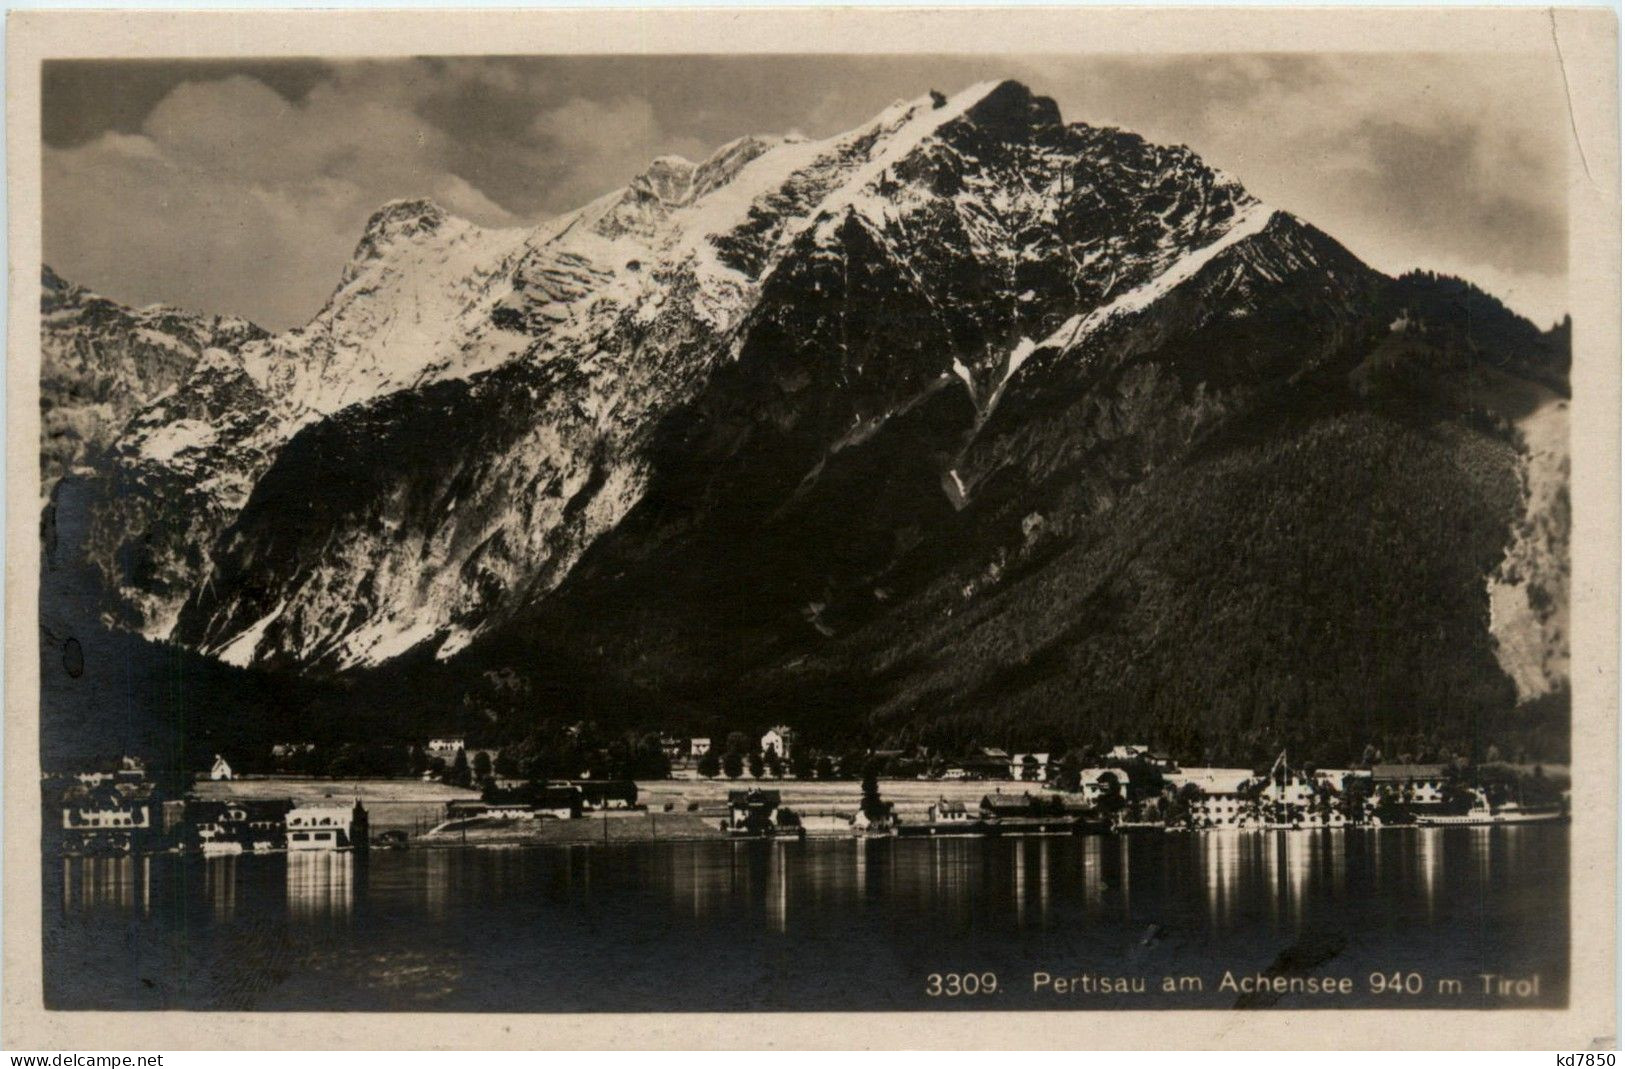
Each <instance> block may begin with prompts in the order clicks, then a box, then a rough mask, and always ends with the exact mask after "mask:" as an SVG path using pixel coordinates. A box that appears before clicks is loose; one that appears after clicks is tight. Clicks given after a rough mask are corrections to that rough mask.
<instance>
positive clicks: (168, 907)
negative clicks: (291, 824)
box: [46, 827, 1568, 1010]
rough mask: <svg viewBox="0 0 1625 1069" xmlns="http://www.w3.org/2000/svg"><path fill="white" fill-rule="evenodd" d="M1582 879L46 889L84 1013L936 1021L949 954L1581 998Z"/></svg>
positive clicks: (966, 958)
mask: <svg viewBox="0 0 1625 1069" xmlns="http://www.w3.org/2000/svg"><path fill="white" fill-rule="evenodd" d="M1567 872H1568V857H1567V833H1566V830H1565V829H1563V828H1554V827H1530V828H1434V829H1400V830H1385V831H1371V830H1347V831H1345V830H1341V829H1322V830H1314V831H1305V832H1296V833H1289V832H1265V833H1240V834H1232V833H1225V834H1212V835H1131V836H1124V837H1121V838H1082V839H1076V838H1070V837H1061V838H1048V837H1041V838H1025V839H1023V838H1010V839H1001V840H983V839H976V838H934V839H921V840H895V839H873V840H867V839H858V840H828V841H818V840H811V841H805V842H788V841H779V842H697V843H646V844H629V845H617V846H575V847H567V848H543V849H463V850H442V849H413V850H408V851H403V852H388V853H375V854H373V855H371V856H370V857H369V856H368V855H366V854H351V853H315V852H313V853H298V854H285V855H269V856H261V855H241V856H227V857H214V858H199V857H177V856H155V857H144V858H103V859H98V858H71V859H66V860H65V861H63V862H62V863H61V867H60V869H59V870H57V869H53V870H52V871H51V873H50V876H49V878H48V879H47V881H46V887H47V892H48V893H47V917H48V922H49V923H48V925H47V928H48V937H47V940H46V966H47V967H46V973H47V981H48V982H47V991H48V995H49V997H50V999H51V1004H52V1005H53V1006H59V1007H64V1008H66V1007H85V1008H93V1007H99V1006H119V1007H139V1006H152V1007H173V1008H193V1007H195V1008H204V1007H212V1006H217V1005H230V1006H233V1007H240V1008H259V1009H344V1008H351V1009H392V1008H395V1009H399V1008H413V1009H461V1010H468V1009H475V1010H479V1009H506V1010H526V1009H530V1010H536V1009H548V1010H581V1009H606V1008H618V1009H661V1008H668V1009H736V1010H737V1009H752V1008H754V1009H775V1008H777V1009H858V1008H904V1009H906V1008H919V1007H923V1006H925V1005H934V1004H933V1003H927V1002H925V1001H922V1000H923V996H922V995H921V994H920V992H919V990H918V989H919V986H920V983H921V978H922V977H923V976H925V975H926V974H928V973H930V972H932V971H940V970H941V969H943V968H945V967H950V966H951V967H953V968H962V969H971V968H975V969H978V970H985V971H999V972H1000V973H1001V976H1004V977H1005V979H1004V980H1003V983H1004V984H1005V985H1006V988H1007V991H1008V994H1009V996H1010V998H1009V1000H1008V1001H1009V1004H1010V1008H1015V1007H1016V1006H1017V1005H1020V1004H1022V1000H1023V999H1028V1000H1030V999H1032V998H1033V997H1034V996H1032V993H1031V991H1030V989H1024V988H1023V987H1022V986H1021V984H1020V980H1021V979H1022V978H1023V977H1024V976H1025V975H1026V974H1027V973H1030V972H1031V971H1032V970H1035V969H1048V970H1050V971H1054V970H1057V969H1059V970H1066V971H1067V972H1071V973H1078V972H1087V971H1090V970H1101V971H1105V972H1111V973H1131V974H1134V975H1166V974H1172V973H1176V972H1192V971H1195V972H1204V973H1205V972H1211V971H1212V970H1213V968H1214V967H1218V968H1220V969H1223V968H1237V969H1258V968H1267V967H1268V966H1269V965H1270V963H1271V962H1272V961H1273V960H1274V959H1275V958H1276V956H1277V955H1278V954H1280V953H1281V952H1282V951H1283V950H1284V949H1286V948H1287V947H1289V946H1291V945H1292V944H1293V943H1294V942H1295V941H1296V940H1297V939H1299V938H1300V937H1302V936H1303V935H1304V934H1305V933H1310V932H1328V931H1330V932H1340V933H1343V934H1344V935H1346V936H1347V937H1348V939H1347V949H1346V950H1344V951H1343V952H1342V954H1341V956H1340V957H1339V959H1338V961H1337V962H1336V966H1337V967H1338V968H1340V969H1344V970H1345V973H1344V974H1346V975H1351V976H1354V977H1356V978H1357V979H1359V980H1361V981H1362V982H1363V977H1364V976H1365V975H1366V973H1367V972H1369V971H1374V970H1377V969H1387V970H1390V971H1391V970H1392V969H1394V968H1401V967H1411V968H1418V969H1425V970H1426V971H1428V972H1429V974H1430V975H1431V974H1434V973H1438V972H1439V971H1440V970H1451V971H1452V974H1455V975H1461V976H1465V977H1468V978H1471V977H1472V975H1473V974H1474V973H1475V972H1477V971H1496V972H1507V973H1510V972H1513V971H1515V970H1520V969H1521V970H1523V971H1525V972H1529V971H1537V970H1538V971H1541V973H1542V975H1543V977H1544V983H1543V987H1542V992H1543V996H1549V997H1551V998H1553V999H1556V1000H1558V1002H1559V1003H1560V1002H1561V1000H1563V999H1564V998H1565V997H1566V984H1567V958H1566V953H1567V951H1566V947H1567V931H1566V926H1567V919H1566V903H1567ZM121 955H122V956H121ZM702 961H703V962H704V963H705V968H703V969H700V968H696V963H697V962H702ZM87 962H89V963H96V962H100V963H101V964H102V966H103V968H102V969H100V970H99V971H98V970H91V974H92V975H95V976H97V977H98V979H97V982H96V983H90V982H86V981H81V980H79V979H77V977H78V976H79V975H80V971H81V970H83V968H84V964H85V963H87ZM137 963H138V964H137ZM1362 970H1364V971H1362ZM126 972H129V973H130V975H128V976H126V975H125V973H126ZM136 972H139V973H140V974H141V976H145V977H147V978H148V979H151V978H152V977H153V976H164V977H167V978H169V979H168V981H166V982H165V983H162V984H153V985H151V986H147V985H146V984H143V983H142V982H141V978H140V976H137V975H135V973H136ZM628 977H636V978H637V980H636V982H627V978H628ZM109 978H111V986H110V985H109ZM1028 986H1029V988H1030V985H1028ZM741 989H745V990H748V991H749V992H751V993H750V994H748V995H743V996H742V995H741V994H740V991H741ZM606 1000H607V1001H606ZM1045 1004H1046V1005H1047V1004H1048V1003H1045ZM1110 1004H1111V1002H1110V1000H1107V1001H1105V1002H1103V1003H1101V1004H1100V1005H1110ZM1171 1004H1173V1005H1185V1006H1205V1005H1216V1003H1213V1002H1212V1001H1211V1000H1210V1001H1209V1002H1199V1001H1198V1002H1193V1001H1190V1000H1188V999H1187V1000H1186V1001H1185V1002H1183V1003H1181V1002H1178V1001H1177V1000H1175V1001H1174V1002H1173V1003H1171ZM1090 1005H1095V1003H1090ZM1140 1005H1141V1006H1142V1007H1143V1006H1144V1004H1143V1003H1141V1004H1140ZM1283 1005H1285V1003H1283Z"/></svg>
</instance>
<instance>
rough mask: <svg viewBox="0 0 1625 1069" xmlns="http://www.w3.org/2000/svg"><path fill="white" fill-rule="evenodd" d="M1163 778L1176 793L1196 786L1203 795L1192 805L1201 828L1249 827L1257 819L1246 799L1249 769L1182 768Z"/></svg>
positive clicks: (1249, 801) (1249, 800)
mask: <svg viewBox="0 0 1625 1069" xmlns="http://www.w3.org/2000/svg"><path fill="white" fill-rule="evenodd" d="M1162 778H1163V779H1164V780H1166V781H1167V782H1168V783H1169V784H1171V785H1172V786H1173V787H1174V789H1175V790H1179V789H1181V788H1183V787H1184V786H1185V785H1186V784H1195V785H1196V788H1197V789H1198V790H1199V791H1201V794H1200V796H1198V797H1197V798H1195V799H1193V800H1192V801H1191V815H1192V816H1193V817H1194V818H1195V820H1196V823H1197V825H1198V826H1203V825H1211V826H1213V827H1215V828H1223V827H1234V826H1236V825H1238V824H1245V823H1248V822H1249V821H1250V820H1251V819H1252V817H1253V815H1254V813H1253V802H1252V799H1250V798H1248V797H1247V795H1246V788H1247V785H1248V783H1250V782H1251V781H1252V779H1253V770H1252V769H1250V768H1180V769H1175V770H1174V771H1172V772H1164V773H1163V775H1162Z"/></svg>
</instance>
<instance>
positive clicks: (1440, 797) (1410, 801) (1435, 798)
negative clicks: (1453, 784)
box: [1371, 765, 1445, 805]
mask: <svg viewBox="0 0 1625 1069" xmlns="http://www.w3.org/2000/svg"><path fill="white" fill-rule="evenodd" d="M1444 785H1445V766H1443V765H1375V766H1373V767H1372V769H1371V789H1372V792H1373V795H1376V794H1382V793H1384V792H1386V793H1388V794H1391V795H1392V796H1393V798H1394V800H1395V801H1396V802H1398V803H1399V804H1401V805H1438V804H1440V803H1441V802H1443V801H1444ZM1373 801H1375V798H1373Z"/></svg>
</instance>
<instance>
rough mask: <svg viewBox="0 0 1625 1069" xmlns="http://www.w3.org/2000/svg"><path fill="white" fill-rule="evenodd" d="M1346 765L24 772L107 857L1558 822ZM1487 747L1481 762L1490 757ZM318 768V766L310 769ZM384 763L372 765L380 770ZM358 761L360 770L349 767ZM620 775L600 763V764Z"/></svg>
mask: <svg viewBox="0 0 1625 1069" xmlns="http://www.w3.org/2000/svg"><path fill="white" fill-rule="evenodd" d="M1365 756H1366V757H1367V760H1366V761H1364V762H1363V763H1361V764H1359V765H1357V766H1353V767H1345V768H1318V767H1305V766H1301V765H1297V764H1294V763H1293V762H1292V761H1291V760H1290V756H1289V754H1287V753H1285V752H1283V753H1281V754H1280V755H1279V756H1278V757H1277V758H1276V759H1275V761H1274V762H1273V763H1272V764H1270V765H1269V766H1268V767H1260V768H1246V767H1238V768H1220V767H1205V766H1192V765H1187V764H1184V763H1182V762H1181V761H1180V760H1178V759H1177V758H1176V757H1175V756H1173V755H1170V754H1168V753H1166V752H1163V751H1161V750H1158V749H1154V748H1152V747H1150V746H1146V745H1136V744H1116V745H1112V746H1110V747H1109V748H1105V749H1104V750H1102V751H1101V752H1098V753H1085V752H1080V751H1078V750H1071V751H1068V752H1067V753H1066V754H1064V755H1060V754H1053V753H1021V752H1014V753H1013V752H1009V751H1007V750H1005V749H1001V748H996V747H977V748H975V749H973V750H972V751H971V752H969V753H965V754H957V755H952V756H949V755H945V754H941V753H932V752H930V751H929V750H927V749H925V748H924V747H918V748H915V749H912V750H900V749H894V750H866V751H862V752H857V753H850V754H843V755H839V756H835V755H831V754H829V753H825V752H821V751H819V750H816V749H814V748H813V747H811V746H805V745H803V744H802V743H800V741H799V740H798V738H797V733H796V731H795V730H794V729H793V728H791V727H789V726H786V725H776V726H774V727H772V728H770V729H768V730H767V731H766V732H765V733H763V734H762V735H761V736H760V737H759V738H757V737H753V736H748V735H746V734H745V733H743V732H732V733H730V735H729V736H728V737H727V738H726V739H718V740H713V739H711V738H706V737H682V738H679V737H674V736H671V735H661V736H658V737H657V738H648V739H645V740H643V741H642V742H638V741H636V740H633V741H628V742H622V743H620V744H619V745H617V746H615V747H612V748H606V749H603V750H597V751H593V752H591V753H589V754H587V755H586V756H585V757H584V758H583V759H582V767H581V768H580V770H579V772H578V773H577V774H575V775H569V776H557V775H552V776H550V775H546V774H540V773H541V772H542V770H541V769H540V768H539V767H538V766H539V765H552V766H555V767H556V766H557V764H558V761H557V759H556V758H555V759H553V760H551V761H546V760H541V761H538V760H537V759H535V757H534V756H533V755H532V756H530V757H525V756H524V755H518V754H515V753H514V752H512V751H511V750H504V749H502V748H497V747H485V746H480V745H477V744H476V743H475V742H472V741H470V740H469V739H468V738H467V737H466V736H464V735H462V734H455V733H446V734H442V735H438V736H435V737H431V738H426V739H423V740H417V741H414V742H412V743H407V744H404V745H401V746H399V747H372V748H370V749H369V750H368V751H367V752H366V753H365V754H359V753H358V752H357V751H355V750H354V748H345V749H344V750H343V751H341V752H339V753H337V754H328V753H324V751H323V748H321V747H319V746H318V745H317V744H316V743H313V742H307V741H291V742H286V743H277V744H274V745H273V746H271V747H270V748H269V750H268V751H265V752H263V753H261V754H258V755H253V754H243V755H241V756H239V755H233V754H229V753H220V754H215V755H214V756H213V760H212V761H211V762H208V764H207V767H199V768H178V769H177V768H158V767H156V766H155V765H153V764H149V761H148V760H147V759H144V758H142V757H138V756H133V755H125V756H122V757H121V758H119V759H117V760H116V761H114V760H110V761H106V762H99V763H97V764H96V767H87V768H78V769H71V770H60V771H57V772H54V773H48V774H46V775H45V777H44V779H43V783H42V788H43V792H44V803H45V806H44V811H45V813H46V814H47V815H48V819H47V821H46V823H45V834H44V843H43V845H44V847H45V849H46V851H47V853H60V854H62V855H64V856H120V855H127V854H146V853H159V852H170V853H175V852H195V853H202V854H205V855H211V854H212V855H217V854H243V853H270V852H281V851H288V852H308V851H351V850H366V849H390V850H399V849H408V848H411V847H456V846H467V845H481V844H509V845H525V844H535V845H545V844H550V843H575V844H591V843H605V844H608V843H620V842H629V841H662V840H666V841H674V840H704V839H730V838H733V839H740V838H743V839H775V838H791V839H802V838H808V837H814V838H817V837H843V836H846V837H849V836H861V837H876V836H883V837H891V836H895V837H916V836H923V837H940V836H982V837H992V836H1001V837H1003V836H1055V835H1100V836H1109V835H1127V834H1143V833H1159V834H1160V833H1192V834H1195V833H1200V834H1222V833H1230V834H1242V833H1249V832H1279V831H1288V832H1303V831H1311V830H1314V829H1331V828H1363V829H1373V830H1380V829H1388V828H1406V827H1429V826H1454V825H1508V824H1528V823H1552V822H1559V821H1563V820H1566V819H1567V817H1568V811H1569V794H1568V786H1569V785H1568V779H1567V771H1566V769H1562V768H1548V767H1542V766H1540V765H1520V764H1514V763H1511V762H1504V761H1499V760H1493V761H1481V762H1478V763H1472V762H1469V761H1467V760H1465V759H1460V758H1456V759H1452V760H1445V761H1430V762H1422V761H1418V760H1416V759H1415V758H1414V757H1413V755H1411V754H1405V755H1401V756H1400V758H1399V759H1398V760H1394V761H1385V760H1382V759H1381V758H1382V755H1381V754H1380V752H1375V751H1372V749H1371V748H1369V747H1368V750H1367V754H1366V755H1365ZM1491 756H1497V757H1498V755H1495V754H1493V753H1492V754H1491ZM324 762H325V763H326V766H327V771H326V772H325V774H324V773H323V772H319V771H316V770H318V769H321V768H322V766H323V764H324ZM391 762H393V765H392V764H391ZM364 773H371V774H364ZM616 773H619V774H616Z"/></svg>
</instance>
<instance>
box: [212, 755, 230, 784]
mask: <svg viewBox="0 0 1625 1069" xmlns="http://www.w3.org/2000/svg"><path fill="white" fill-rule="evenodd" d="M209 778H210V779H212V780H225V779H232V778H233V776H232V773H231V766H230V765H229V764H227V763H226V759H225V758H224V757H221V756H220V755H219V754H215V755H214V765H213V767H211V768H210V769H209Z"/></svg>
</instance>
